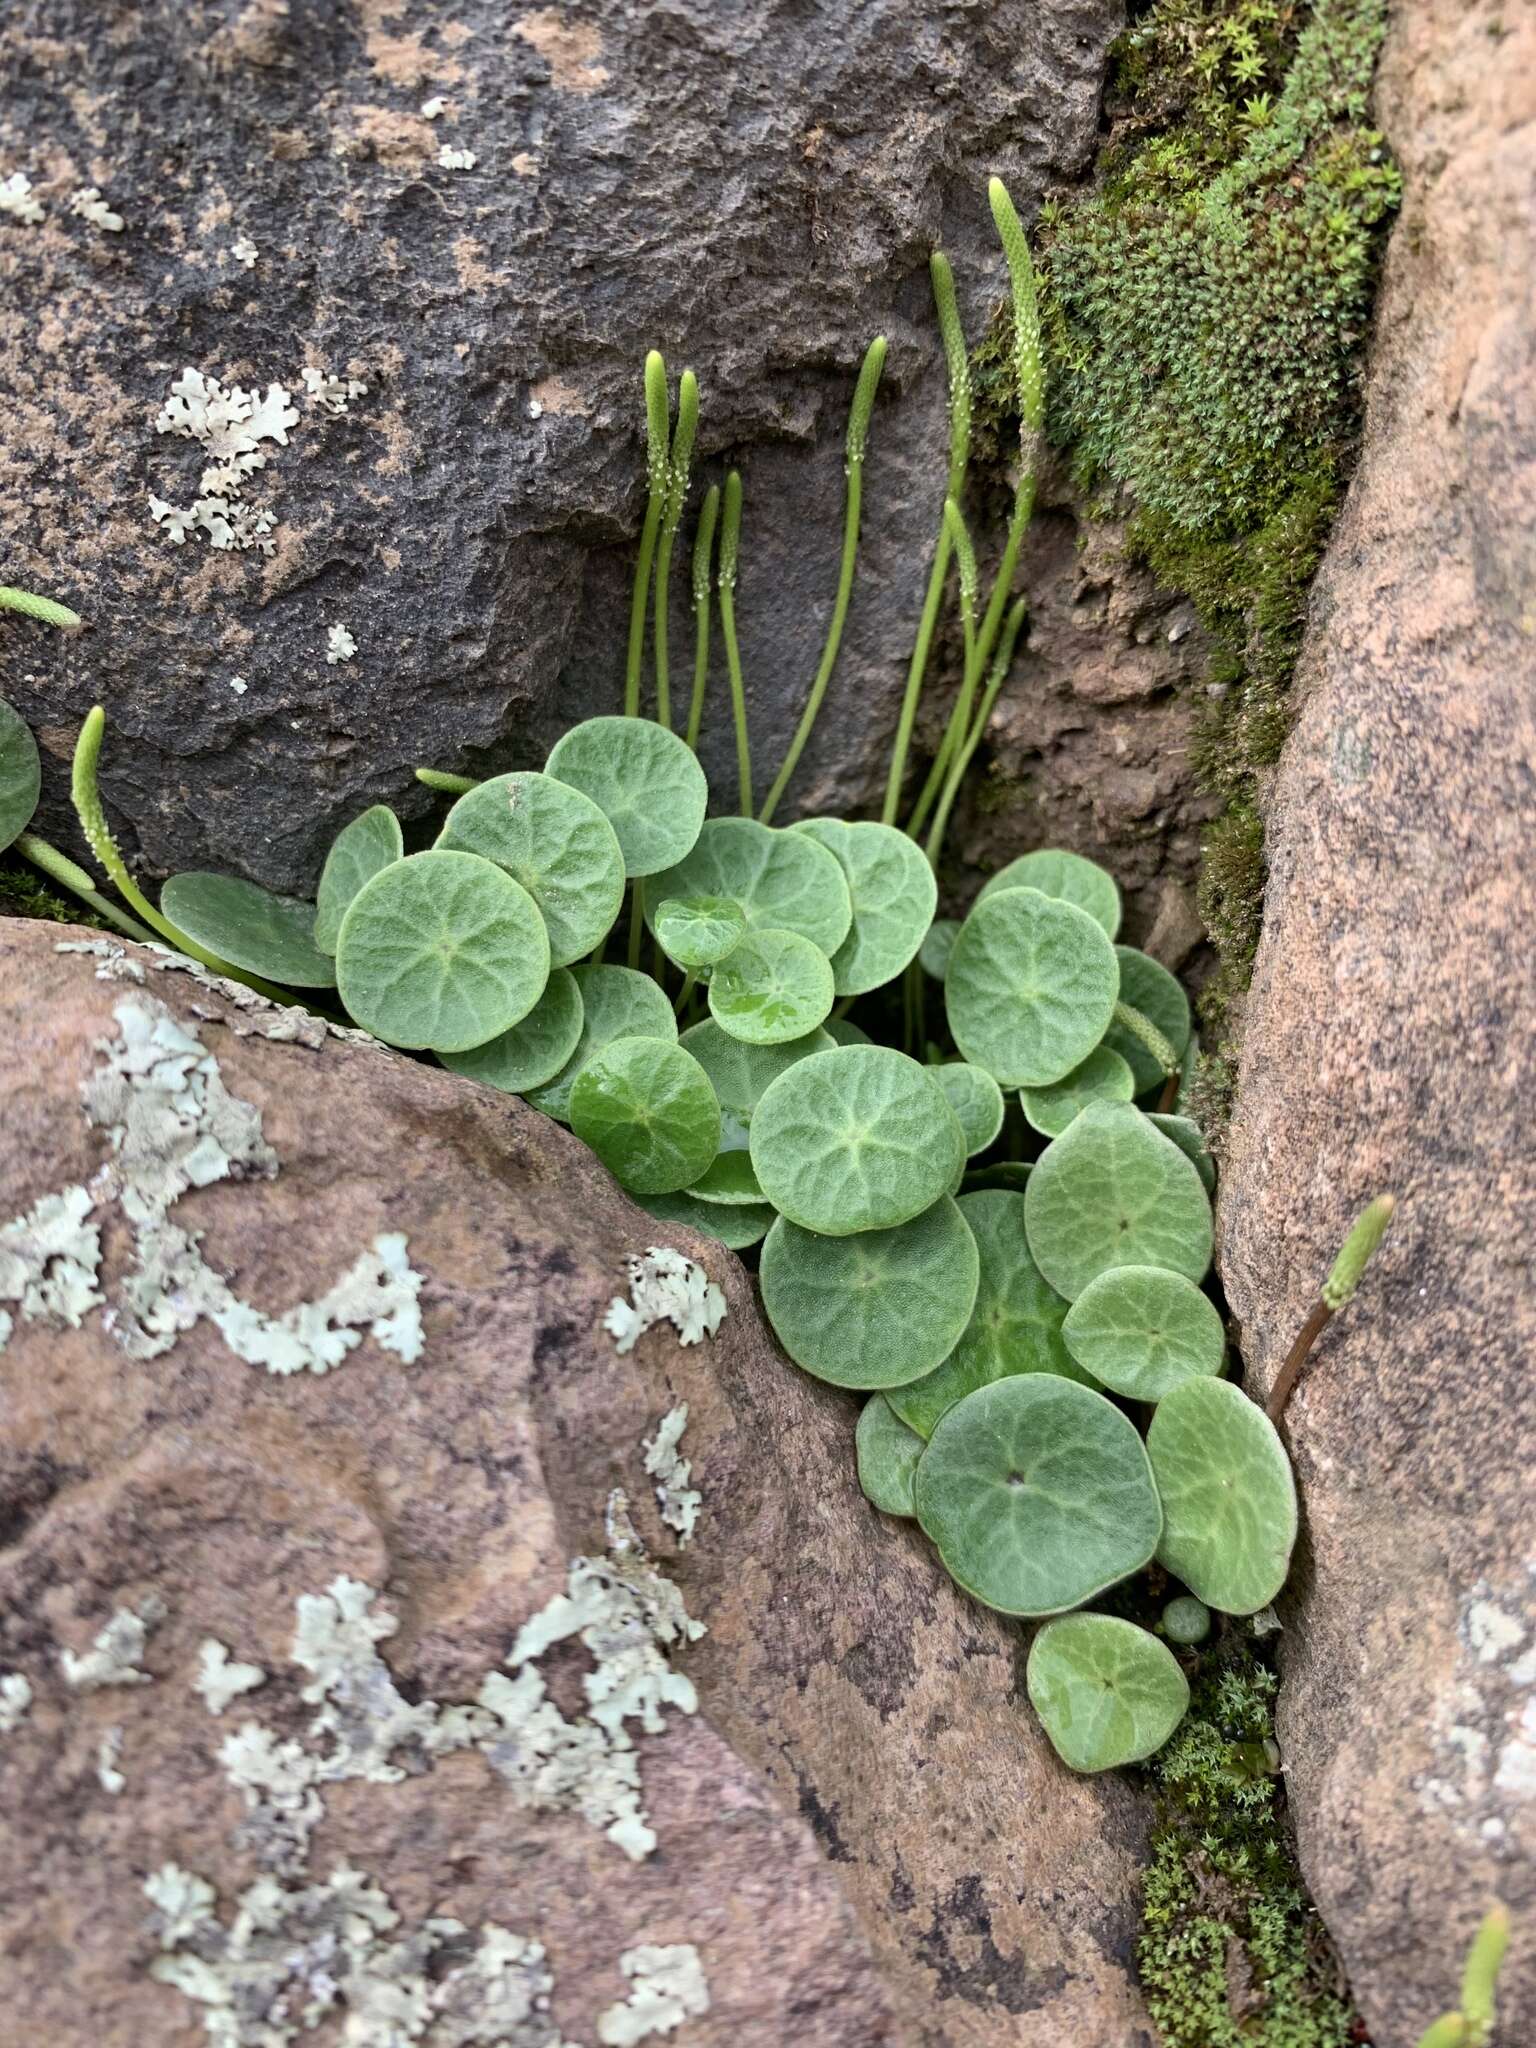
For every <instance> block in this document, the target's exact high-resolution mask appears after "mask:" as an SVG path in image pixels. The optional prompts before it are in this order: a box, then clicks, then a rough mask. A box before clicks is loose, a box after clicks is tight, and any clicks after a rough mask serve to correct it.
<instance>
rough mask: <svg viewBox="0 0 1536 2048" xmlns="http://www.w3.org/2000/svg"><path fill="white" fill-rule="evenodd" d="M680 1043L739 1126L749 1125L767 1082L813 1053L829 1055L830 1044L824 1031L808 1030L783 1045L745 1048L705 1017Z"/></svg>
mask: <svg viewBox="0 0 1536 2048" xmlns="http://www.w3.org/2000/svg"><path fill="white" fill-rule="evenodd" d="M681 1042H682V1044H684V1045H685V1046H687V1048H688V1050H689V1051H690V1052H691V1053H692V1054H693V1056H694V1058H695V1059H696V1060H697V1061H698V1063H699V1065H700V1066H701V1067H702V1068H703V1069H704V1071H705V1073H706V1074H708V1076H709V1082H710V1086H711V1087H712V1088H713V1089H714V1091H715V1094H716V1095H717V1096H718V1097H719V1099H720V1107H721V1109H722V1110H723V1111H724V1113H725V1115H726V1116H727V1117H728V1118H733V1119H734V1120H735V1121H736V1122H737V1123H738V1124H742V1125H746V1124H750V1123H751V1121H752V1112H753V1111H754V1110H755V1109H756V1108H757V1105H758V1104H759V1102H761V1101H762V1099H763V1095H764V1092H765V1091H766V1090H767V1088H768V1085H769V1083H770V1082H773V1081H777V1079H778V1078H779V1076H780V1074H784V1073H787V1072H788V1071H789V1069H790V1068H791V1067H792V1066H794V1065H795V1063H796V1061H798V1060H803V1059H807V1058H809V1056H810V1055H811V1054H812V1053H815V1052H830V1051H831V1050H832V1045H833V1041H832V1039H830V1038H829V1037H828V1036H827V1034H826V1032H825V1031H809V1032H807V1033H806V1035H805V1037H804V1038H793V1039H791V1040H790V1041H789V1043H788V1044H787V1045H748V1044H747V1043H746V1041H745V1040H744V1039H740V1038H733V1037H732V1036H731V1034H730V1032H728V1031H722V1030H721V1029H720V1026H719V1025H718V1024H716V1023H715V1022H714V1020H713V1018H709V1017H706V1018H705V1019H704V1021H703V1023H701V1024H691V1025H690V1026H689V1027H688V1029H687V1030H686V1031H685V1032H684V1033H683V1036H682V1040H681Z"/></svg>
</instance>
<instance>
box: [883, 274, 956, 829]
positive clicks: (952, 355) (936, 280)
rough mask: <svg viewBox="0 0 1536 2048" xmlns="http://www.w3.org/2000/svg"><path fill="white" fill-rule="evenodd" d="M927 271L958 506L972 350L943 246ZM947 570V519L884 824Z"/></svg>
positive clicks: (895, 801)
mask: <svg viewBox="0 0 1536 2048" xmlns="http://www.w3.org/2000/svg"><path fill="white" fill-rule="evenodd" d="M928 271H929V275H930V276H931V277H932V279H933V299H934V304H935V306H936V307H937V309H938V315H939V332H940V334H941V335H942V337H943V341H944V360H945V363H946V365H947V366H948V370H949V477H948V479H947V481H946V483H945V487H944V495H945V498H946V500H947V499H950V498H953V499H954V500H955V502H956V504H958V503H959V501H960V498H961V495H962V494H963V492H964V490H965V472H966V468H967V465H968V464H969V461H970V454H971V363H970V354H969V351H968V350H967V348H966V344H965V330H964V328H963V327H962V326H961V324H960V308H959V306H958V305H957V304H956V301H955V280H954V275H953V273H952V272H951V270H950V267H949V261H948V258H947V257H946V256H945V255H944V254H943V252H942V251H941V250H938V249H936V250H935V251H934V253H933V255H932V256H931V257H930V258H929V259H928ZM948 570H949V522H948V520H947V518H946V519H941V520H940V522H939V538H938V544H937V546H936V547H935V548H934V551H933V567H932V568H931V569H930V570H929V572H928V590H927V593H926V595H925V596H924V598H923V611H922V617H921V618H920V620H919V621H918V628H917V641H916V644H915V645H914V647H913V649H912V659H911V661H910V662H909V663H908V665H907V686H906V690H905V692H904V693H903V696H902V700H901V715H900V717H899V718H898V719H897V722H896V740H895V744H894V746H893V747H892V749H891V766H890V772H889V774H888V775H887V777H886V783H885V804H884V807H883V808H882V810H881V813H880V819H881V823H882V824H885V825H894V824H895V822H896V811H897V807H898V806H899V804H900V802H901V783H902V777H903V776H904V775H905V773H906V768H907V754H908V751H909V749H910V748H911V745H912V728H913V725H914V724H915V722H916V719H917V706H918V700H919V698H920V697H921V696H922V693H923V683H924V681H925V679H926V677H927V673H928V657H929V653H930V652H931V650H932V647H933V634H934V628H935V626H936V625H937V624H938V617H939V606H940V604H941V603H942V602H943V598H944V578H945V576H946V574H947V573H948Z"/></svg>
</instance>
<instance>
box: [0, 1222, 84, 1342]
mask: <svg viewBox="0 0 1536 2048" xmlns="http://www.w3.org/2000/svg"><path fill="white" fill-rule="evenodd" d="M94 1208H95V1203H94V1202H93V1200H92V1199H91V1193H90V1190H89V1189H88V1188H82V1187H70V1188H62V1189H61V1190H60V1191H59V1192H58V1193H57V1194H52V1195H42V1196H40V1197H39V1198H38V1200H37V1201H35V1202H34V1203H33V1204H32V1207H31V1208H30V1209H28V1210H27V1212H26V1214H25V1215H24V1216H17V1217H16V1218H15V1219H14V1220H13V1221H11V1222H10V1223H7V1224H5V1225H3V1226H0V1301H13V1302H15V1303H16V1304H17V1309H18V1313H19V1314H20V1316H21V1320H22V1321H23V1322H24V1323H33V1322H42V1321H46V1322H58V1323H68V1324H69V1326H70V1328H71V1329H75V1330H78V1329H79V1327H80V1325H81V1323H82V1322H83V1321H84V1320H85V1317H86V1316H87V1314H88V1313H89V1312H90V1310H92V1309H93V1308H97V1307H99V1306H100V1304H101V1301H102V1299H103V1297H102V1295H101V1292H100V1290H99V1289H98V1287H97V1284H96V1283H97V1277H98V1275H99V1273H100V1270H101V1232H100V1231H99V1230H98V1229H97V1227H96V1225H95V1224H94V1223H90V1222H87V1220H86V1219H87V1218H88V1217H89V1216H90V1215H91V1213H92V1211H93V1209H94ZM13 1327H14V1319H13V1317H12V1316H11V1315H10V1314H9V1313H8V1312H6V1311H3V1310H0V1351H3V1350H4V1349H5V1345H6V1341H7V1339H8V1338H9V1336H10V1334H11V1331H12V1329H13Z"/></svg>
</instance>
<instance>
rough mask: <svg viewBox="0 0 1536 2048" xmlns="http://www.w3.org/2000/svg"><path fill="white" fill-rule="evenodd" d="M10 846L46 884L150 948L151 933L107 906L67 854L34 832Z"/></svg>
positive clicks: (88, 878)
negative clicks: (65, 892) (54, 884)
mask: <svg viewBox="0 0 1536 2048" xmlns="http://www.w3.org/2000/svg"><path fill="white" fill-rule="evenodd" d="M12 844H13V845H14V847H15V849H16V851H17V852H18V853H19V854H20V855H21V856H22V858H23V859H24V860H29V861H31V863H32V865H33V867H35V868H41V869H42V871H43V873H44V874H45V875H47V876H48V878H49V880H50V881H54V882H57V883H58V884H59V885H60V887H61V888H65V889H68V890H69V891H70V893H71V894H72V895H75V896H78V897H79V898H80V900H81V902H82V903H88V904H89V905H90V906H91V908H92V910H94V911H95V912H96V914H97V915H98V916H99V917H104V918H105V919H106V920H107V922H108V923H109V924H113V925H116V927H117V929H118V930H119V931H120V932H122V933H123V934H124V936H125V937H127V938H130V939H140V940H143V941H145V942H147V943H149V944H151V945H152V944H153V943H154V938H155V935H154V933H153V932H152V931H149V930H148V929H147V928H146V927H145V926H144V925H141V924H140V923H139V922H138V920H137V919H136V918H132V917H129V916H128V915H127V913H126V912H125V911H121V910H119V909H118V907H117V905H116V904H115V903H111V902H109V901H108V900H107V898H106V897H105V896H103V895H102V894H101V892H100V891H99V890H98V889H97V888H96V886H95V885H94V883H93V882H92V881H91V878H90V876H89V875H88V874H87V873H86V872H85V869H84V868H82V867H77V866H76V865H75V863H74V862H73V861H72V860H71V859H70V858H69V856H68V854H65V853H60V851H59V849H58V848H57V847H56V846H50V845H49V843H48V841H47V840H46V839H39V838H38V836H37V834H36V833H35V832H23V833H21V834H20V835H19V836H18V837H17V838H16V839H15V840H14V841H13V842H12Z"/></svg>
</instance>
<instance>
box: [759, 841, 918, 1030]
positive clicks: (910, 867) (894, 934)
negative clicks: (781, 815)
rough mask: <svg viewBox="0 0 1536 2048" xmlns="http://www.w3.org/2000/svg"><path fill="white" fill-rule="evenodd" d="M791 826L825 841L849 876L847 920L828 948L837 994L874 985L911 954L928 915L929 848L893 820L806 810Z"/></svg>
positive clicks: (855, 993) (897, 971) (898, 968)
mask: <svg viewBox="0 0 1536 2048" xmlns="http://www.w3.org/2000/svg"><path fill="white" fill-rule="evenodd" d="M791 829H792V830H793V831H796V832H804V833H807V834H809V836H810V837H811V838H812V839H814V840H816V841H817V842H818V843H819V844H820V845H822V846H824V847H825V848H826V849H827V851H828V853H830V854H832V855H833V856H834V858H835V859H836V860H837V862H838V864H839V865H840V866H841V868H842V870H843V876H844V879H845V880H846V881H847V884H848V895H849V898H850V900H851V902H852V904H853V924H852V926H851V928H850V930H849V933H848V936H847V938H846V939H844V941H843V943H842V944H841V945H840V946H839V947H838V949H837V951H836V952H835V953H834V954H833V955H832V973H833V977H834V980H835V982H836V986H837V992H838V994H839V995H840V996H858V995H863V994H865V993H866V992H867V991H868V990H869V989H872V988H879V987H880V985H881V984H882V982H887V981H890V980H892V979H893V978H894V977H895V976H896V975H898V974H900V972H901V970H902V969H903V968H904V967H905V966H906V964H907V962H908V961H909V960H911V959H913V958H914V957H915V955H916V953H917V949H918V947H919V946H920V945H921V944H922V942H923V938H924V935H925V934H926V933H927V931H928V928H929V924H930V922H931V920H932V918H933V912H934V906H935V904H936V903H937V902H938V896H939V892H938V884H937V882H935V880H934V878H933V870H932V868H930V867H929V865H928V860H927V856H926V855H925V854H924V852H923V850H922V848H921V847H920V846H919V845H918V844H917V842H916V840H915V839H909V838H908V837H907V835H906V833H905V832H898V831H897V830H896V827H895V826H894V825H876V824H872V823H863V824H857V825H846V824H844V822H843V821H842V819H841V818H804V819H802V820H801V822H800V823H799V824H798V825H795V826H793V827H791Z"/></svg>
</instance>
